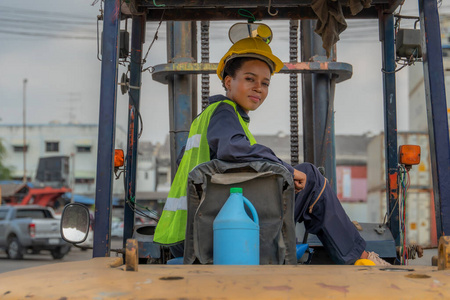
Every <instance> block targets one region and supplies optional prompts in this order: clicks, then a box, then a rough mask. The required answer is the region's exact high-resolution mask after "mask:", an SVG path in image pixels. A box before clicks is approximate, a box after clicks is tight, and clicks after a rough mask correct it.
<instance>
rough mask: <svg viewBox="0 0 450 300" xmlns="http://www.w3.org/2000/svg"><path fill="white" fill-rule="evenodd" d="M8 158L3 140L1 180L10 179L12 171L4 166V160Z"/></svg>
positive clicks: (0, 142)
mask: <svg viewBox="0 0 450 300" xmlns="http://www.w3.org/2000/svg"><path fill="white" fill-rule="evenodd" d="M5 156H6V149H5V147H4V146H3V143H2V140H0V180H5V179H10V178H11V170H10V169H9V168H8V167H6V166H4V165H3V159H4V158H5Z"/></svg>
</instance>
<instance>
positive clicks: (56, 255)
mask: <svg viewBox="0 0 450 300" xmlns="http://www.w3.org/2000/svg"><path fill="white" fill-rule="evenodd" d="M69 251H70V246H61V247H58V248H55V249H53V250H51V251H50V253H51V254H52V257H53V259H62V258H63V257H64V256H65V255H66V254H67V253H68V252H69Z"/></svg>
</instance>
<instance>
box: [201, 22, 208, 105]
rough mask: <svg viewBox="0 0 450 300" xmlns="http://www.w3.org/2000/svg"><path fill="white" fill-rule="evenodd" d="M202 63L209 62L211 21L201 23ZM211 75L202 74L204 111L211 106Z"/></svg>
mask: <svg viewBox="0 0 450 300" xmlns="http://www.w3.org/2000/svg"><path fill="white" fill-rule="evenodd" d="M201 54H202V63H208V62H209V21H202V22H201ZM208 99H209V74H202V110H205V108H206V107H207V106H208V104H209V100H208Z"/></svg>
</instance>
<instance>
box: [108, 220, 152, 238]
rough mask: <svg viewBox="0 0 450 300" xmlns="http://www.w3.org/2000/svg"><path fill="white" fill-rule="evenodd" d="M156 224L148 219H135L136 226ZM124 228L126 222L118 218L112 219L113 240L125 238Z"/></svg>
mask: <svg viewBox="0 0 450 300" xmlns="http://www.w3.org/2000/svg"><path fill="white" fill-rule="evenodd" d="M154 223H155V222H154V221H152V220H150V219H146V218H143V217H140V216H136V217H135V219H134V225H142V224H154ZM123 226H124V221H123V219H121V218H118V217H112V220H111V237H113V238H122V237H123Z"/></svg>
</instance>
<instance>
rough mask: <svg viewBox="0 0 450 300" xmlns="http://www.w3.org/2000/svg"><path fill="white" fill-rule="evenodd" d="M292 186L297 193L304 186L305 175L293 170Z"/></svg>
mask: <svg viewBox="0 0 450 300" xmlns="http://www.w3.org/2000/svg"><path fill="white" fill-rule="evenodd" d="M294 186H295V192H296V193H298V192H300V191H301V190H303V189H304V188H305V186H306V174H305V173H303V172H300V171H299V170H296V169H294Z"/></svg>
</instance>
